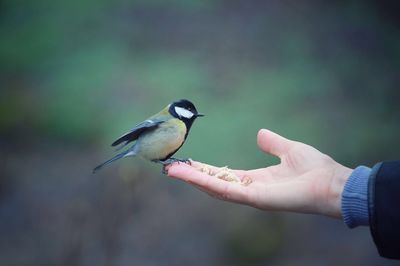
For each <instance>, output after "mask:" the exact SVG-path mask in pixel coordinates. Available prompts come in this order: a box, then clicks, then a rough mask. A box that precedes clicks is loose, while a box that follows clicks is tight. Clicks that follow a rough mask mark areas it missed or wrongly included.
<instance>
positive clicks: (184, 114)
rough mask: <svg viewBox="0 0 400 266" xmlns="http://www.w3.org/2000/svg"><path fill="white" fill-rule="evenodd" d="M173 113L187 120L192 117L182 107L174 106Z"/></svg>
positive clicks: (191, 114)
mask: <svg viewBox="0 0 400 266" xmlns="http://www.w3.org/2000/svg"><path fill="white" fill-rule="evenodd" d="M175 112H176V113H177V114H178V115H179V116H180V117H184V118H187V119H190V118H192V117H193V116H194V114H193V113H192V112H190V111H189V110H186V109H185V108H182V107H178V106H175Z"/></svg>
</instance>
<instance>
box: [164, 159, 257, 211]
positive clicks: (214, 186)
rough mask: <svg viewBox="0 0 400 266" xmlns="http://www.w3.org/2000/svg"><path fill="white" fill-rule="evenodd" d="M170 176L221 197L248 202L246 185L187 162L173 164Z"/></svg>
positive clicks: (169, 171)
mask: <svg viewBox="0 0 400 266" xmlns="http://www.w3.org/2000/svg"><path fill="white" fill-rule="evenodd" d="M168 176H171V177H175V178H177V179H180V180H183V181H185V182H188V183H190V184H193V185H194V186H197V187H198V188H200V189H201V190H205V191H206V192H207V193H209V194H211V195H215V196H216V197H217V198H219V199H223V200H228V201H235V202H242V203H246V202H248V198H249V196H248V195H247V192H248V191H247V190H246V187H244V186H242V185H240V184H238V183H231V182H228V181H225V180H221V179H219V178H216V177H214V176H210V175H208V174H206V173H203V172H201V171H199V170H197V169H196V168H194V167H192V166H190V165H187V164H172V165H171V166H170V167H169V170H168Z"/></svg>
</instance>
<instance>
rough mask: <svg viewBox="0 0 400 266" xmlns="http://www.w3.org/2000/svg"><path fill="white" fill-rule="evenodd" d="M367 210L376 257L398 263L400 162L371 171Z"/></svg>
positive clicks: (399, 256) (380, 164) (375, 167)
mask: <svg viewBox="0 0 400 266" xmlns="http://www.w3.org/2000/svg"><path fill="white" fill-rule="evenodd" d="M368 209H369V225H370V230H371V234H372V237H373V239H374V242H375V245H376V247H377V248H378V252H379V254H380V255H381V256H383V257H386V258H391V259H400V161H393V162H383V163H379V164H376V165H375V166H374V167H373V169H372V172H371V175H370V180H369V189H368Z"/></svg>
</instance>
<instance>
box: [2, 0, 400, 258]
mask: <svg viewBox="0 0 400 266" xmlns="http://www.w3.org/2000/svg"><path fill="white" fill-rule="evenodd" d="M398 11H399V8H398V4H397V2H395V1H244V0H242V1H236V0H235V1H209V0H208V1H183V0H171V1H157V0H147V1H144V0H141V1H127V0H114V1H108V0H97V1H93V0H80V1H77V0H70V1H46V0H36V1H22V0H8V1H7V0H6V1H1V2H0V34H1V36H2V37H1V39H0V69H1V71H0V82H1V89H0V136H1V138H0V235H1V237H0V261H1V264H2V265H322V264H323V265H337V264H338V263H340V264H341V265H381V264H382V263H385V265H391V262H390V261H386V260H383V259H381V258H379V257H378V255H377V252H376V251H375V247H374V245H373V243H372V238H371V237H370V235H369V231H368V228H359V229H355V230H349V229H347V228H346V227H345V226H344V225H343V223H342V222H341V221H335V220H330V219H328V218H323V217H314V216H307V215H298V214H279V213H265V212H261V211H259V210H255V209H251V208H249V207H245V206H239V205H234V204H230V203H226V202H219V201H217V200H215V199H213V198H210V197H208V196H207V195H204V194H203V193H201V192H199V191H197V190H195V189H194V188H192V187H190V186H188V185H186V184H183V183H180V182H178V181H176V180H172V179H169V178H167V177H166V176H163V175H162V174H161V173H160V171H161V168H160V167H159V166H158V165H154V164H151V163H147V162H144V161H142V160H140V159H126V160H123V161H120V162H118V163H115V164H114V165H112V166H110V167H108V168H105V169H104V170H103V171H101V172H99V173H98V174H96V175H92V174H91V170H92V168H93V167H94V166H96V165H97V164H98V163H100V162H102V161H104V160H105V159H107V158H109V157H111V156H112V155H113V149H112V148H111V147H109V144H110V143H111V142H112V141H113V140H114V139H115V138H116V137H118V136H120V135H121V134H122V133H124V132H125V131H127V130H128V129H130V128H131V127H133V126H134V125H135V124H136V123H138V122H140V121H142V120H143V119H144V118H146V117H148V116H150V115H152V114H153V113H155V112H156V111H158V110H160V109H161V108H163V107H164V106H166V105H167V104H168V103H169V102H171V101H173V100H176V99H181V98H187V99H190V100H191V101H193V102H194V103H195V104H196V106H197V108H198V110H199V111H201V112H203V113H205V114H206V115H207V116H206V117H205V118H203V119H199V120H198V121H196V123H195V124H194V126H193V128H192V131H191V134H190V137H189V138H188V141H187V143H186V144H185V146H184V147H183V148H182V149H181V150H180V151H179V153H178V154H177V156H178V157H182V158H184V157H191V158H194V159H196V160H200V161H204V162H208V163H211V164H215V165H221V166H223V165H229V166H230V167H233V168H243V169H250V168H255V167H262V166H265V165H270V164H274V163H277V162H278V160H277V159H276V158H273V157H271V156H266V155H265V154H262V153H261V152H260V151H259V150H258V148H257V146H256V134H257V131H258V129H260V128H269V129H271V130H273V131H276V132H277V133H279V134H282V135H284V136H286V137H288V138H292V139H295V140H299V141H303V142H306V143H308V144H311V145H313V146H315V147H316V148H318V149H319V150H321V151H323V152H325V153H327V154H329V155H331V156H332V157H333V158H335V159H336V160H337V161H339V162H340V163H342V164H345V165H347V166H349V167H355V166H357V165H360V164H365V165H368V166H372V165H373V164H374V163H375V162H378V161H381V160H390V159H396V158H397V159H398V158H399V155H398V154H399V147H400V145H399V139H398V134H399V129H400V123H399V122H400V119H399V116H400V108H399V99H400V89H399V83H400V73H399V72H400V71H399V69H400V35H399V33H400V17H399V16H398Z"/></svg>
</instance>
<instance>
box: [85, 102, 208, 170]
mask: <svg viewBox="0 0 400 266" xmlns="http://www.w3.org/2000/svg"><path fill="white" fill-rule="evenodd" d="M201 116H204V115H203V114H200V113H198V112H197V110H196V107H195V106H194V104H193V103H192V102H190V101H188V100H185V99H182V100H178V101H176V102H173V103H171V104H169V105H167V107H165V108H164V109H163V110H161V111H160V112H159V113H157V114H155V115H153V116H152V117H150V118H148V119H147V120H145V121H143V122H141V123H140V124H138V125H136V126H135V127H134V128H132V129H131V130H130V131H129V132H127V133H125V134H124V135H122V136H121V137H119V138H118V139H117V140H116V141H114V142H113V143H112V144H111V145H112V146H117V145H121V146H120V148H118V149H117V150H119V149H121V148H123V147H125V146H126V145H128V144H129V143H131V142H132V141H136V142H135V143H134V144H133V145H132V146H131V147H130V148H129V149H127V150H125V151H123V152H121V153H119V154H117V155H116V156H114V157H113V158H111V159H109V160H108V161H106V162H104V163H102V164H100V165H99V166H97V167H96V168H94V169H93V173H95V172H96V171H97V170H99V169H100V168H102V167H103V166H105V165H107V164H109V163H112V162H114V161H116V160H118V159H121V158H124V157H133V156H141V157H143V158H145V159H147V160H150V161H153V162H156V163H161V164H162V165H163V166H164V167H165V166H166V165H168V164H170V163H173V162H175V161H180V162H189V160H187V159H186V160H181V159H176V158H172V157H171V156H172V155H174V154H175V153H176V152H177V151H178V150H179V148H180V147H182V145H183V143H184V142H185V140H186V138H187V136H188V133H189V130H190V128H191V126H192V124H193V122H194V120H196V118H197V117H201ZM163 172H165V170H164V168H163Z"/></svg>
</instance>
